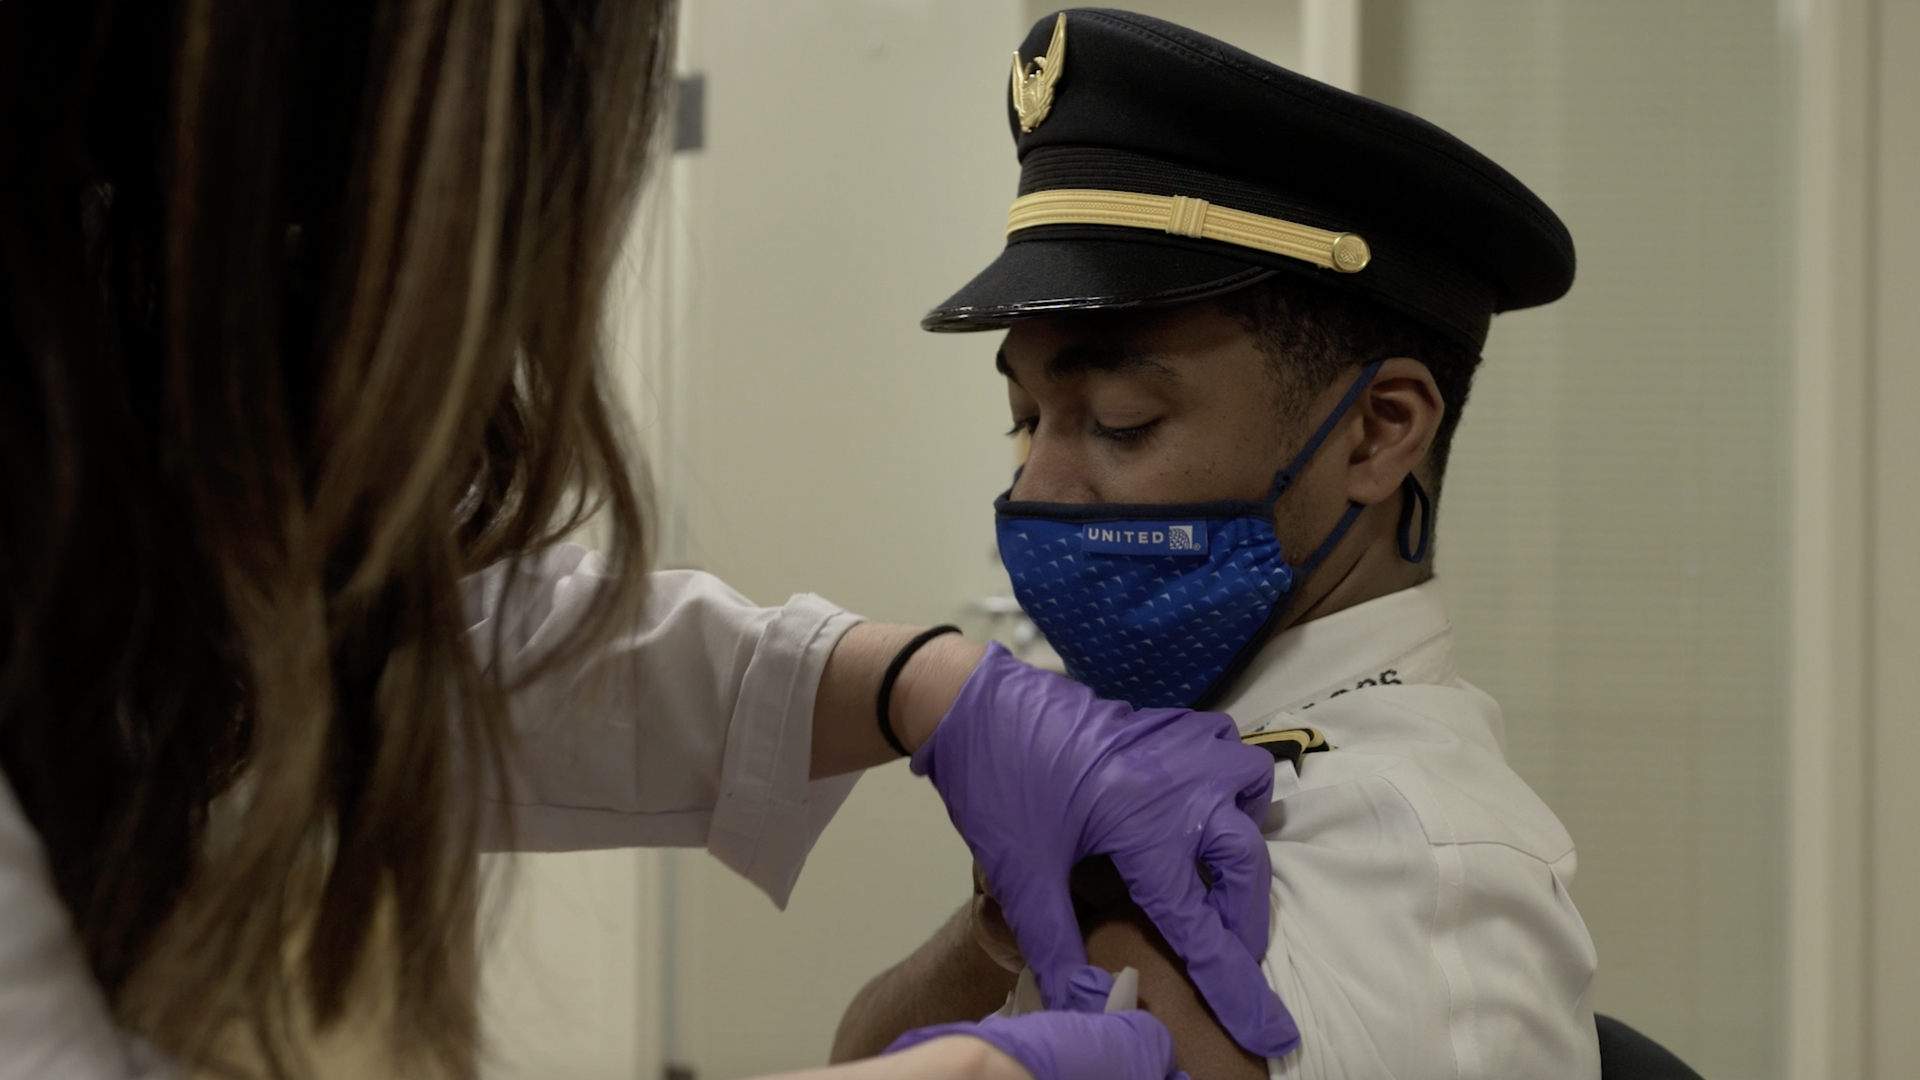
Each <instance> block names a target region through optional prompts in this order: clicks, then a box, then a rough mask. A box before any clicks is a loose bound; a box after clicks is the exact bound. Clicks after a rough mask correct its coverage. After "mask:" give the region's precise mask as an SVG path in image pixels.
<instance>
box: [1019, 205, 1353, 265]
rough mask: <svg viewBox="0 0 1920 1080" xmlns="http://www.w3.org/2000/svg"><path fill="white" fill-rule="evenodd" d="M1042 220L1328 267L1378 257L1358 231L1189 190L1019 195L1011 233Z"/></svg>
mask: <svg viewBox="0 0 1920 1080" xmlns="http://www.w3.org/2000/svg"><path fill="white" fill-rule="evenodd" d="M1042 225H1114V226H1118V227H1120V228H1126V229H1153V230H1156V231H1159V232H1165V233H1169V234H1171V235H1174V236H1188V237H1194V238H1197V239H1202V240H1218V241H1220V242H1221V243H1225V244H1233V245H1236V246H1238V247H1244V248H1252V249H1254V250H1255V251H1264V252H1267V253H1269V254H1273V255H1284V256H1286V257H1287V258H1289V259H1299V260H1300V261H1302V262H1309V263H1312V264H1313V265H1315V266H1318V267H1321V268H1323V269H1326V270H1334V271H1338V272H1339V273H1342V274H1357V273H1359V272H1360V271H1362V270H1365V269H1366V268H1367V263H1369V262H1371V261H1372V260H1373V251H1372V249H1370V248H1368V247H1367V242H1366V241H1365V240H1363V239H1361V238H1360V237H1358V236H1355V235H1354V234H1353V233H1349V232H1329V231H1328V230H1326V229H1316V228H1314V227H1313V226H1311V225H1302V224H1300V223H1299V222H1295V221H1287V220H1285V219H1283V218H1275V217H1266V216H1264V215H1262V214H1252V213H1248V212H1247V211H1245V210H1235V209H1233V208H1232V207H1230V206H1219V205H1216V204H1214V203H1210V202H1208V201H1207V200H1205V199H1190V198H1188V197H1187V196H1185V195H1142V194H1139V193H1137V192H1132V191H1106V190H1103V189H1099V188H1057V189H1055V190H1052V191H1036V192H1033V193H1032V194H1029V195H1022V196H1020V197H1019V198H1017V199H1015V200H1013V208H1012V209H1010V210H1008V211H1007V235H1008V236H1009V237H1011V236H1012V235H1013V234H1014V233H1017V232H1019V231H1020V230H1022V229H1033V228H1038V227H1040V226H1042Z"/></svg>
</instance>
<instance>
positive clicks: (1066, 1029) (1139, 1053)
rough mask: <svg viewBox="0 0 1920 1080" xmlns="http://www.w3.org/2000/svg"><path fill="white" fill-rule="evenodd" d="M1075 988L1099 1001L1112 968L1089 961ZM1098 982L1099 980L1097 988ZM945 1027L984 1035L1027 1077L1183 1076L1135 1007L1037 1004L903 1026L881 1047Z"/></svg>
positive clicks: (1162, 1035) (1168, 1041)
mask: <svg viewBox="0 0 1920 1080" xmlns="http://www.w3.org/2000/svg"><path fill="white" fill-rule="evenodd" d="M1071 981H1072V982H1073V983H1074V986H1075V988H1076V990H1077V991H1078V996H1079V997H1080V998H1081V999H1082V1000H1084V1001H1088V1002H1093V1001H1102V1000H1104V999H1105V997H1106V994H1107V990H1109V989H1111V988H1112V986H1113V976H1111V975H1109V974H1107V973H1106V972H1104V971H1102V970H1100V969H1099V968H1095V967H1087V968H1082V969H1081V970H1080V971H1078V972H1075V973H1074V975H1073V976H1072V978H1071ZM1103 987H1104V988H1103ZM945 1035H969V1036H972V1037H973V1038H976V1039H984V1040H986V1041H987V1042H990V1043H992V1044H993V1045H994V1046H996V1047H998V1048H999V1049H1000V1050H1001V1051H1002V1052H1003V1053H1005V1054H1006V1055H1007V1056H1009V1057H1011V1058H1013V1059H1014V1060H1015V1061H1018V1062H1019V1063H1020V1064H1022V1065H1024V1066H1026V1069H1027V1071H1028V1072H1030V1073H1032V1074H1033V1075H1034V1080H1169V1078H1177V1080H1186V1076H1187V1074H1186V1073H1183V1072H1180V1071H1178V1070H1177V1069H1175V1068H1174V1065H1173V1037H1172V1036H1171V1035H1169V1034H1167V1029H1166V1028H1165V1027H1164V1026H1162V1025H1161V1023H1160V1021H1158V1020H1155V1019H1154V1018H1153V1017H1152V1016H1150V1015H1148V1014H1147V1013H1145V1012H1142V1011H1140V1010H1139V1009H1128V1010H1125V1011H1122V1012H1111V1013H1104V1014H1103V1013H1098V1012H1038V1013H1028V1014H1027V1015H1025V1016H1016V1017H1011V1018H1009V1017H1005V1016H989V1017H987V1018H986V1019H985V1020H982V1021H980V1022H979V1023H977V1024H940V1025H937V1026H935V1027H924V1028H920V1029H919V1030H917V1031H909V1032H907V1033H906V1034H905V1035H902V1036H900V1037H899V1038H898V1039H895V1040H894V1041H893V1044H892V1045H891V1046H889V1047H887V1048H886V1050H885V1051H883V1052H884V1053H888V1054H891V1053H893V1052H895V1051H897V1050H906V1049H909V1048H911V1047H915V1046H918V1045H920V1044H921V1043H923V1042H927V1041H928V1040H931V1039H938V1038H940V1037H942V1036H945Z"/></svg>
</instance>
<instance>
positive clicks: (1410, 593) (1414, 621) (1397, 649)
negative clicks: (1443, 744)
mask: <svg viewBox="0 0 1920 1080" xmlns="http://www.w3.org/2000/svg"><path fill="white" fill-rule="evenodd" d="M1452 643H1453V629H1452V625H1451V624H1450V623H1448V621H1447V611H1446V605H1445V603H1444V602H1443V600H1442V596H1441V592H1440V583H1439V581H1438V580H1437V579H1433V578H1429V579H1428V580H1427V581H1425V582H1423V583H1422V584H1419V585H1416V586H1414V587H1412V588H1410V589H1401V590H1400V591H1398V592H1393V593H1388V594H1387V595H1385V596H1381V597H1376V598H1375V599H1372V600H1369V601H1367V602H1366V603H1364V604H1356V605H1355V606H1353V607H1350V608H1346V609H1345V610H1342V611H1336V612H1334V613H1333V614H1331V615H1327V616H1323V617H1321V618H1318V619H1314V620H1312V621H1310V622H1304V623H1301V624H1300V625H1298V626H1295V627H1292V628H1291V629H1289V630H1287V631H1286V632H1285V633H1282V634H1280V635H1278V636H1276V637H1275V638H1274V639H1273V640H1272V641H1269V642H1267V644H1266V646H1265V647H1264V648H1262V649H1261V650H1260V652H1259V653H1258V654H1256V655H1255V656H1254V658H1253V663H1251V664H1249V665H1247V670H1246V671H1245V673H1243V674H1242V675H1241V676H1240V679H1239V681H1238V682H1237V683H1236V684H1235V685H1234V688H1233V690H1232V692H1231V693H1229V694H1228V695H1227V697H1226V698H1225V699H1224V700H1223V701H1222V702H1221V703H1220V704H1219V705H1217V706H1215V708H1216V709H1218V710H1219V711H1221V712H1224V713H1227V714H1228V715H1230V716H1232V717H1233V718H1234V721H1235V723H1237V724H1238V725H1239V727H1240V730H1241V731H1242V732H1251V731H1259V730H1262V729H1263V727H1264V722H1265V720H1266V719H1267V718H1268V717H1271V716H1273V715H1274V714H1275V713H1278V712H1294V711H1298V710H1300V709H1304V708H1310V707H1312V706H1313V705H1315V704H1317V703H1319V702H1320V701H1323V700H1325V699H1327V698H1330V697H1334V696H1337V695H1339V694H1342V693H1345V692H1347V691H1349V690H1354V689H1359V688H1360V687H1362V686H1371V685H1378V684H1379V682H1380V681H1381V680H1382V679H1383V677H1384V679H1385V681H1387V682H1404V683H1432V682H1445V681H1447V680H1449V679H1451V678H1453V677H1454V670H1453V646H1452ZM1368 680H1374V681H1372V682H1369V681H1368Z"/></svg>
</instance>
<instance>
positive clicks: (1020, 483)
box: [1012, 423, 1100, 504]
mask: <svg viewBox="0 0 1920 1080" xmlns="http://www.w3.org/2000/svg"><path fill="white" fill-rule="evenodd" d="M1087 466H1088V462H1087V459H1086V454H1085V450H1084V447H1083V445H1082V442H1081V440H1078V439H1074V438H1072V437H1070V436H1064V435H1056V434H1054V433H1052V432H1049V431H1048V430H1047V426H1046V424H1044V423H1042V424H1041V425H1040V427H1039V429H1038V430H1037V431H1035V432H1034V434H1033V438H1032V439H1031V440H1030V441H1029V442H1028V446H1027V460H1026V464H1025V465H1023V466H1022V467H1021V469H1020V475H1019V476H1018V477H1017V478H1016V479H1015V480H1014V482H1013V492H1012V498H1013V499H1014V500H1015V501H1016V502H1049V503H1072V504H1085V503H1096V502H1099V501H1100V492H1099V491H1098V489H1096V488H1095V487H1094V486H1093V484H1092V483H1091V481H1090V477H1089V470H1088V468H1087Z"/></svg>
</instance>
